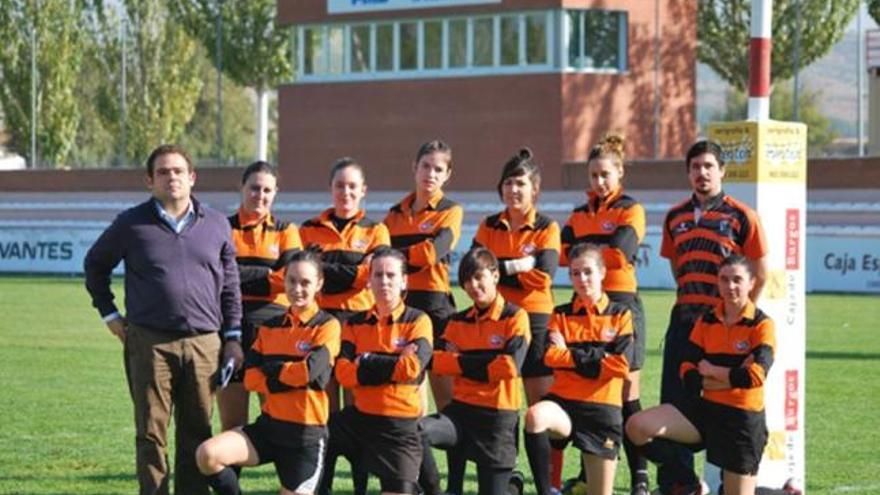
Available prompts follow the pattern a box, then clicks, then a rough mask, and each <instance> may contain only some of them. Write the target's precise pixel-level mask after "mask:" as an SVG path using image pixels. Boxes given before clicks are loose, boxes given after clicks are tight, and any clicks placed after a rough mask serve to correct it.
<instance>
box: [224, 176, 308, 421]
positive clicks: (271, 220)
mask: <svg viewBox="0 0 880 495" xmlns="http://www.w3.org/2000/svg"><path fill="white" fill-rule="evenodd" d="M277 193H278V172H277V170H276V169H275V167H273V166H272V165H270V164H268V163H266V162H263V161H257V162H254V163H251V164H250V165H248V167H247V168H246V169H245V170H244V174H242V177H241V206H240V207H239V208H238V211H237V212H236V213H235V215H232V216H230V217H229V224H230V225H231V226H232V242H233V244H235V252H236V255H235V260H236V262H237V263H238V274H239V279H240V281H241V304H242V322H241V323H242V325H241V331H242V336H241V342H242V348H243V349H244V351H245V352H247V350H248V349H250V347H251V345H252V344H253V342H254V337H255V334H256V328H257V327H258V326H260V324H262V323H263V322H264V321H266V320H269V319H271V318H274V317H276V316H279V315H283V314H284V312H285V311H287V306H288V304H289V303H288V300H287V294H286V293H285V290H284V267H285V266H287V261H288V260H289V259H290V257H291V256H292V255H293V254H294V253H295V252H297V251H299V250H300V249H302V243H301V242H300V239H299V232H297V230H296V226H295V225H293V224H292V223H290V222H284V221H281V220H278V219H277V218H276V217H275V216H274V215H273V214H272V211H271V210H272V203H273V202H274V201H275V195H276V194H277ZM243 375H244V373H243V370H242V369H241V368H239V369H238V370H236V373H235V374H234V375H233V377H232V379H231V380H230V382H229V384H228V385H227V386H226V387H225V388H222V389H219V390H218V391H217V405H218V406H219V410H220V424H221V425H222V427H223V430H229V429H232V428H233V427H236V426H244V425H245V424H247V420H248V392H247V390H245V388H244V386H243V385H242V383H241V382H242V377H243Z"/></svg>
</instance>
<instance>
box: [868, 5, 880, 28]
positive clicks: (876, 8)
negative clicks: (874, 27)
mask: <svg viewBox="0 0 880 495" xmlns="http://www.w3.org/2000/svg"><path fill="white" fill-rule="evenodd" d="M868 13H870V14H871V17H873V18H874V21H875V22H876V23H877V24H880V0H868Z"/></svg>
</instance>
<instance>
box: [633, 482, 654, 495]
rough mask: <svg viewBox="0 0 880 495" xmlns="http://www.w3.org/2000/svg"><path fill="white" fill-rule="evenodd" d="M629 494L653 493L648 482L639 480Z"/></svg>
mask: <svg viewBox="0 0 880 495" xmlns="http://www.w3.org/2000/svg"><path fill="white" fill-rule="evenodd" d="M629 495H651V490H649V489H648V483H646V482H644V481H639V482H638V483H636V484H635V485H633V486H632V488H631V489H630V491H629Z"/></svg>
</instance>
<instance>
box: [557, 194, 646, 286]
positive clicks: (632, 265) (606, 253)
mask: <svg viewBox="0 0 880 495" xmlns="http://www.w3.org/2000/svg"><path fill="white" fill-rule="evenodd" d="M644 238H645V209H644V208H642V205H640V204H639V203H638V202H637V201H636V200H634V199H632V198H631V197H629V196H627V195H625V194H623V190H622V189H618V190H617V191H616V192H613V193H611V194H610V195H608V197H606V198H604V199H603V198H600V197H599V195H597V194H596V193H594V192H590V193H589V195H588V199H587V202H586V203H585V204H583V205H581V206H579V207H577V208H575V210H574V211H573V212H572V213H571V216H570V217H568V221H567V222H566V223H565V226H564V227H563V228H562V253H561V260H560V264H561V265H563V266H568V262H569V260H568V250H569V249H571V247H572V246H574V245H575V244H578V243H581V242H587V243H591V244H597V245H600V246H603V249H602V258H603V259H604V260H605V270H606V271H605V279H604V281H603V282H602V287H603V288H604V289H605V290H606V291H610V292H626V293H635V292H636V291H638V281H637V280H636V258H637V257H638V254H639V244H640V243H641V242H642V239H644Z"/></svg>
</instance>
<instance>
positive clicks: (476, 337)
mask: <svg viewBox="0 0 880 495" xmlns="http://www.w3.org/2000/svg"><path fill="white" fill-rule="evenodd" d="M498 279H499V271H498V260H497V259H496V258H495V255H494V254H492V252H491V251H489V250H488V249H486V248H482V247H477V248H474V249H472V250H471V251H469V252H468V253H467V254H466V255H465V256H464V258H462V260H461V264H460V265H459V268H458V280H459V281H460V283H461V285H462V287H463V288H464V290H465V292H467V294H468V296H470V298H471V299H473V301H474V305H473V307H471V308H470V309H468V310H465V311H462V312H460V313H458V314H456V315H454V316H453V317H452V318H451V319H450V320H449V323H448V324H447V326H446V332H445V334H444V337H443V340H442V342H440V344H439V345H438V346H437V348H438V349H442V350H438V351H435V353H434V373H436V374H438V375H441V376H450V377H453V385H452V402H451V403H450V404H449V405H448V406H446V407H445V408H444V409H443V411H441V412H440V413H438V414H434V415H431V416H428V417H426V418H423V419H422V427H423V434H424V438H425V440H426V445H425V462H423V466H424V467H425V469H423V471H422V478H421V480H420V481H421V483H422V487H423V488H424V491H425V493H426V494H427V495H434V494H436V493H439V492H440V486H439V485H440V479H439V478H440V477H439V475H438V474H437V469H436V466H435V464H434V463H433V457H432V455H431V450H430V448H429V447H430V446H434V447H439V448H441V449H444V450H447V451H452V452H457V453H459V454H461V455H462V456H463V457H467V458H469V459H471V460H473V461H474V462H476V463H477V477H478V480H479V493H480V495H490V494H491V495H502V494H504V493H507V488H508V482H509V479H510V473H511V470H512V469H513V467H514V466H515V465H516V456H517V428H518V424H519V408H520V403H521V402H522V398H521V393H520V388H521V381H522V379H521V378H520V368H521V367H522V363H523V361H524V360H525V356H526V351H527V350H528V347H529V315H528V313H526V312H525V311H524V310H522V309H520V308H518V307H517V306H514V305H513V304H511V303H509V302H506V301H505V300H504V298H503V297H501V295H500V294H499V293H498V290H497V286H498ZM452 457H453V458H454V457H455V456H454V455H453V456H452ZM453 484H454V485H456V486H452V485H453ZM447 491H449V492H450V493H462V486H461V480H456V481H454V482H453V481H452V480H450V486H449V487H448V490H447Z"/></svg>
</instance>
